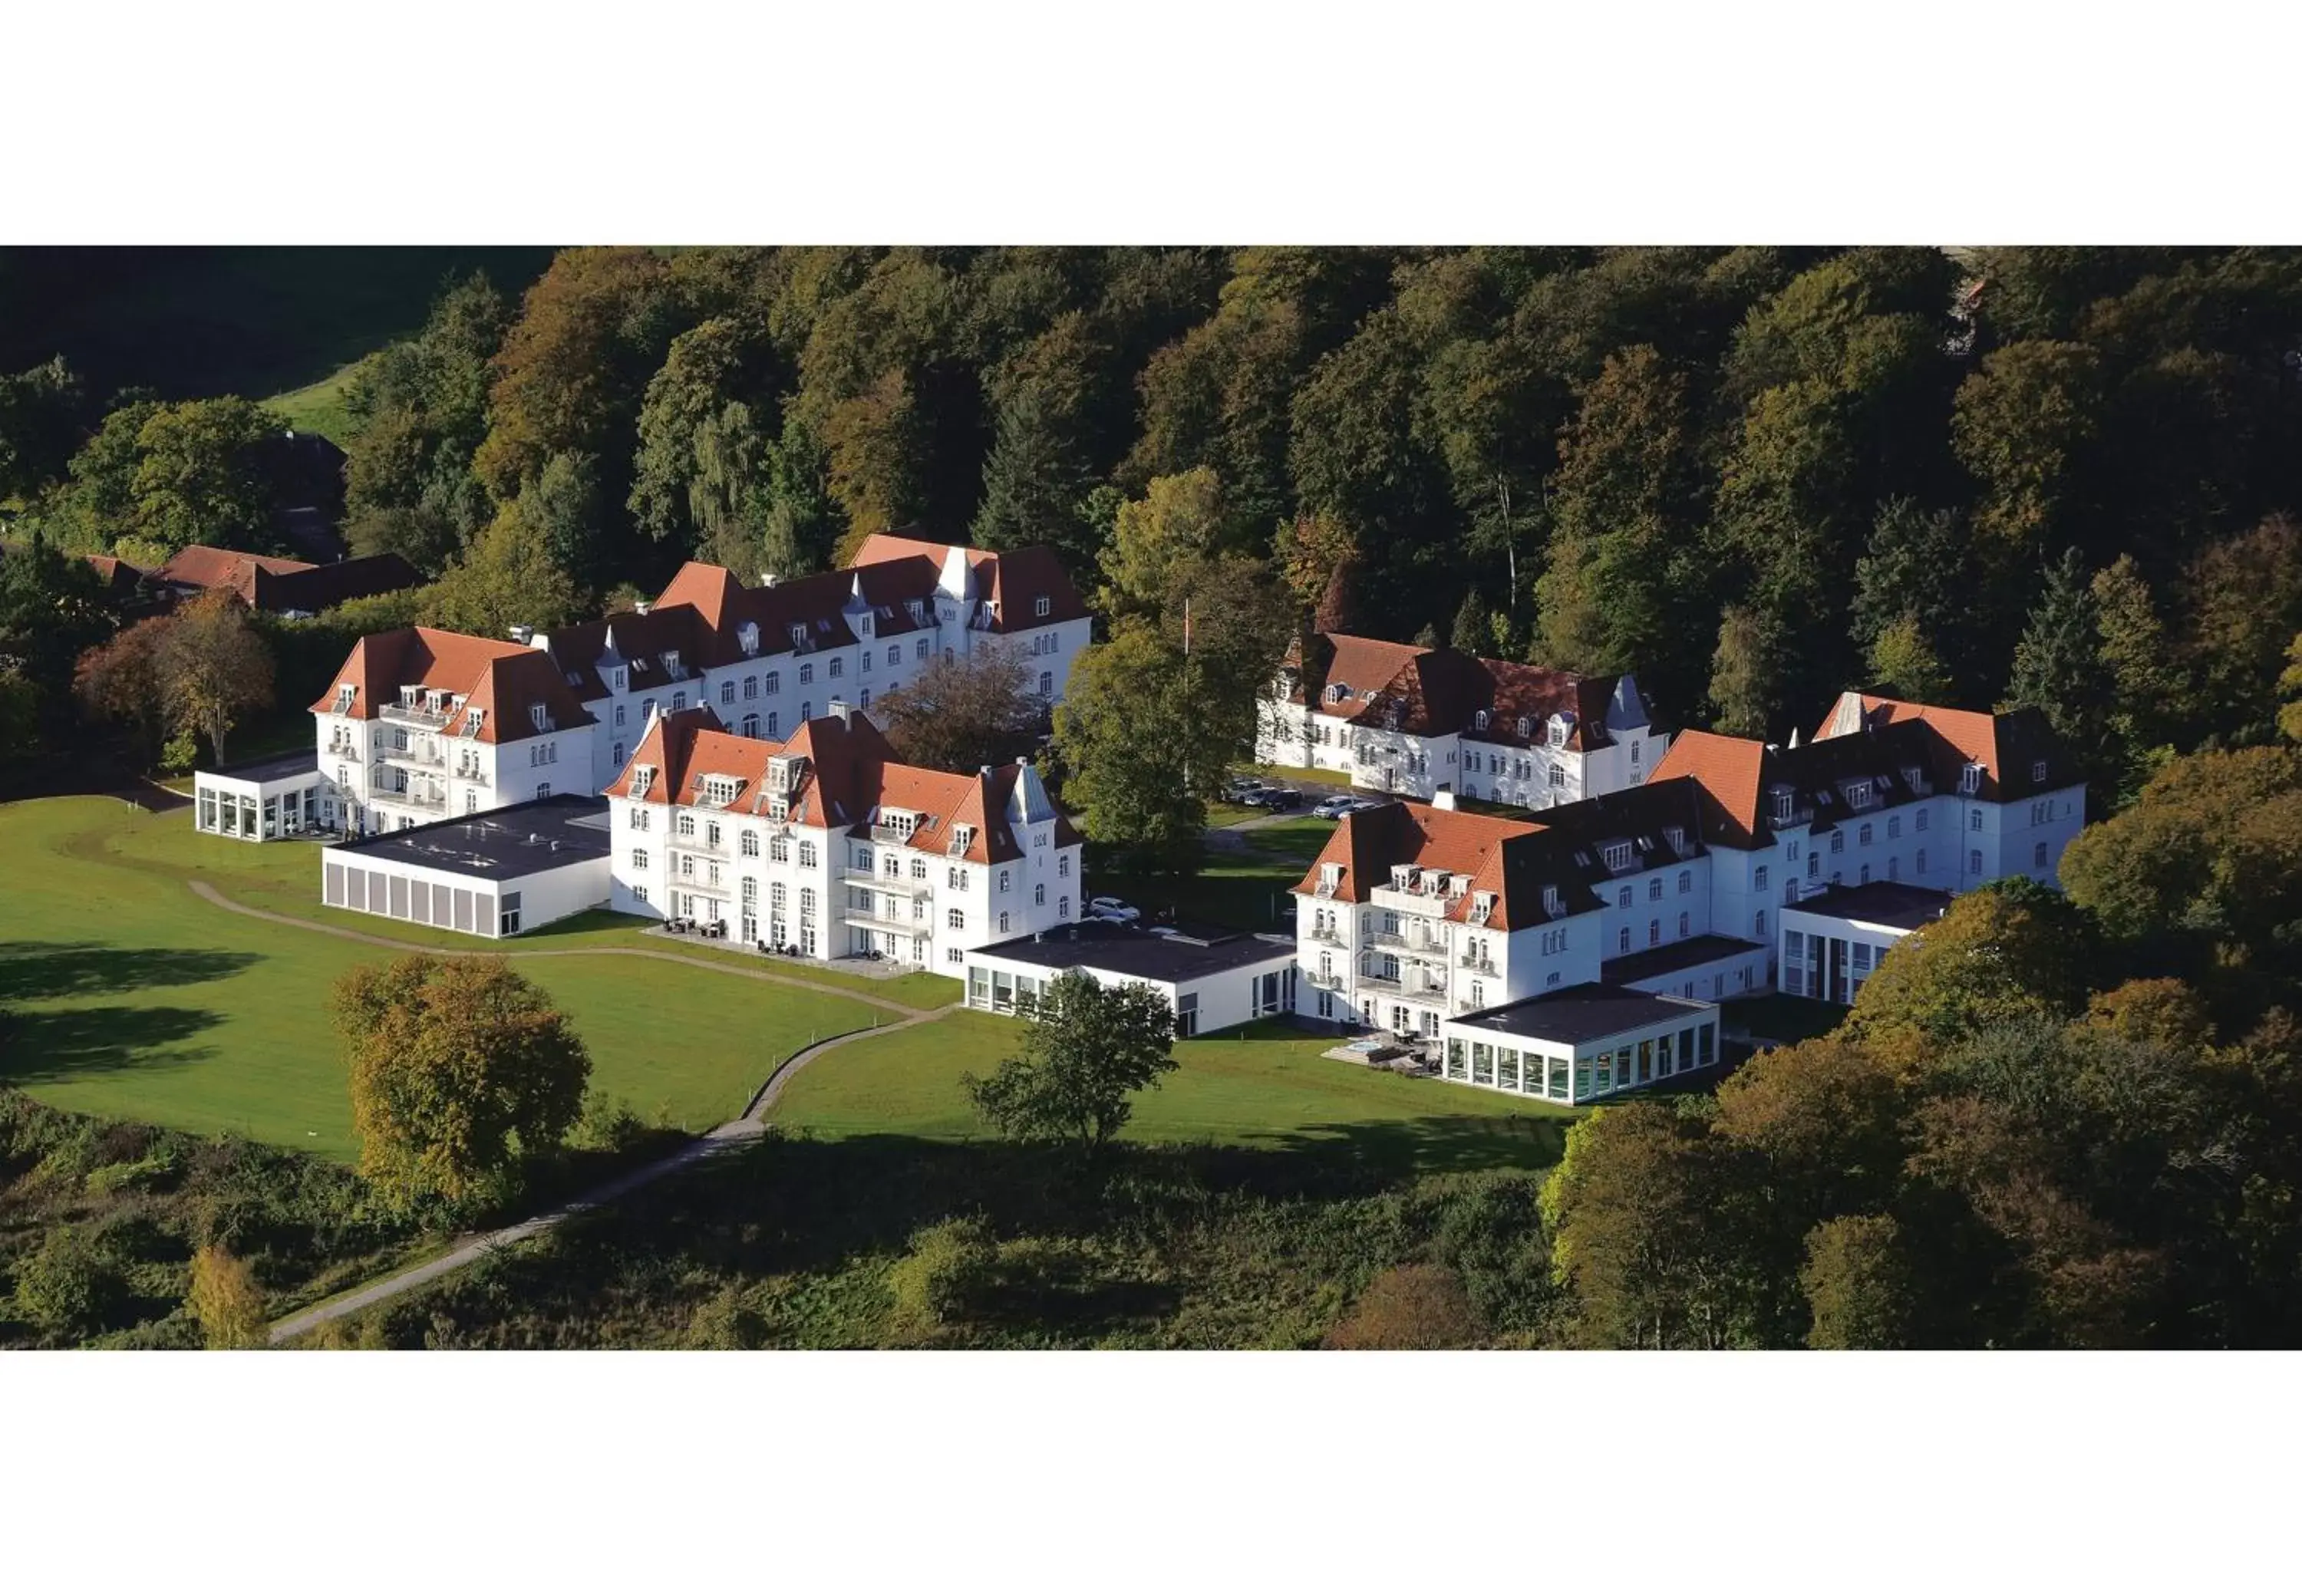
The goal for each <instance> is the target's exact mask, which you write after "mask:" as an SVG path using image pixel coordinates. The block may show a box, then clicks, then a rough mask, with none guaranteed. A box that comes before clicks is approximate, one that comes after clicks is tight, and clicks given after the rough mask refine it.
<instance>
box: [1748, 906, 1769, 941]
mask: <svg viewBox="0 0 2302 1596" xmlns="http://www.w3.org/2000/svg"><path fill="white" fill-rule="evenodd" d="M1751 935H1752V936H1753V937H1757V938H1758V939H1759V940H1760V941H1761V942H1764V941H1765V940H1766V939H1767V911H1765V910H1763V909H1761V910H1760V911H1758V913H1756V914H1754V915H1752V917H1751Z"/></svg>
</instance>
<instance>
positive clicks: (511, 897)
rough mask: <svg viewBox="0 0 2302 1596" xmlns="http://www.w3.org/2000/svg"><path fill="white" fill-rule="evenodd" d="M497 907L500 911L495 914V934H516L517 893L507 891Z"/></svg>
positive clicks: (517, 918) (517, 931) (517, 921)
mask: <svg viewBox="0 0 2302 1596" xmlns="http://www.w3.org/2000/svg"><path fill="white" fill-rule="evenodd" d="M499 909H500V913H499V914H498V916H497V927H496V929H497V934H498V935H499V936H503V937H517V936H518V935H519V894H517V893H516V892H508V893H506V894H504V895H503V898H502V900H501V902H500V904H499Z"/></svg>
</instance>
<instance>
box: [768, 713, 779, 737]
mask: <svg viewBox="0 0 2302 1596" xmlns="http://www.w3.org/2000/svg"><path fill="white" fill-rule="evenodd" d="M782 720H783V711H782V710H769V711H768V735H769V736H770V737H773V736H775V735H777V731H776V727H777V725H778V724H779V723H780V722H781V721H782Z"/></svg>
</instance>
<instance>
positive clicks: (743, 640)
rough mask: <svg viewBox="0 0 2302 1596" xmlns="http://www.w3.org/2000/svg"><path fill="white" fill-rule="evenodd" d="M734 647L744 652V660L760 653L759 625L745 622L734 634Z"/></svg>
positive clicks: (753, 622)
mask: <svg viewBox="0 0 2302 1596" xmlns="http://www.w3.org/2000/svg"><path fill="white" fill-rule="evenodd" d="M735 646H736V647H737V648H739V649H741V650H743V651H744V658H746V659H749V658H750V657H751V656H752V655H753V654H756V653H758V652H759V651H760V623H759V622H757V621H745V622H744V625H743V626H742V627H741V628H740V629H739V630H738V631H737V632H736V634H735Z"/></svg>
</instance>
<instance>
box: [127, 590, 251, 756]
mask: <svg viewBox="0 0 2302 1596" xmlns="http://www.w3.org/2000/svg"><path fill="white" fill-rule="evenodd" d="M155 659H156V662H157V665H158V667H159V670H160V678H161V692H162V698H163V701H164V703H165V704H166V706H167V710H168V718H169V720H170V722H171V723H172V725H173V726H174V727H176V729H177V730H178V731H179V732H197V733H198V734H199V735H201V736H203V737H205V738H206V739H207V744H208V747H209V749H210V750H211V751H212V752H214V755H215V759H216V762H217V763H218V764H222V763H223V762H224V758H225V755H224V738H225V736H226V735H227V734H229V733H230V732H231V728H232V727H233V725H234V723H236V722H237V721H238V720H239V718H240V717H241V716H242V715H244V714H246V713H247V712H248V710H263V709H269V708H270V707H271V705H272V650H271V647H270V645H268V644H267V643H265V641H264V636H263V634H261V633H260V632H258V631H257V630H256V627H255V626H254V625H252V624H251V623H250V622H249V620H248V609H247V607H246V606H245V605H243V604H241V602H240V601H239V595H238V594H236V593H233V592H229V591H228V590H224V589H220V588H219V589H211V590H210V591H208V592H203V593H200V594H198V595H197V596H196V597H194V598H191V599H189V600H187V601H185V602H184V603H182V604H181V605H179V606H178V607H177V609H176V613H175V615H174V616H173V617H171V619H170V622H169V625H168V629H167V632H166V634H164V636H163V637H162V638H161V639H160V641H159V644H158V646H157V648H156V649H155Z"/></svg>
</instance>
